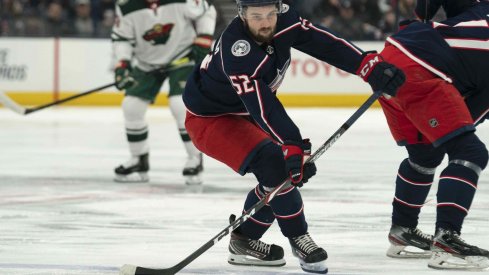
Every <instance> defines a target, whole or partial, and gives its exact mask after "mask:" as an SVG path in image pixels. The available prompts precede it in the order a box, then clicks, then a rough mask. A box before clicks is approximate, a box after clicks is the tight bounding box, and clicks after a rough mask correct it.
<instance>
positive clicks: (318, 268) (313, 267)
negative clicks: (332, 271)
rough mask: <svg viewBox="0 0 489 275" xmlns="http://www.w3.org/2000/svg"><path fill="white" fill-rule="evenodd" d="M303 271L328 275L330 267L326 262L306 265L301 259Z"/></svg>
mask: <svg viewBox="0 0 489 275" xmlns="http://www.w3.org/2000/svg"><path fill="white" fill-rule="evenodd" d="M299 262H300V265H301V268H302V270H304V271H305V272H310V273H319V274H326V273H328V267H327V266H326V260H324V261H320V262H316V263H306V262H304V261H302V260H301V259H299Z"/></svg>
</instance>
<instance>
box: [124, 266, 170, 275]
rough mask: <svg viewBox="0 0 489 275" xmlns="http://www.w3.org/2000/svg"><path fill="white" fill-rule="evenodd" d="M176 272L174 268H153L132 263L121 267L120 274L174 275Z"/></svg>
mask: <svg viewBox="0 0 489 275" xmlns="http://www.w3.org/2000/svg"><path fill="white" fill-rule="evenodd" d="M174 274H176V272H175V271H174V270H173V268H166V269H152V268H145V267H140V266H135V265H130V264H125V265H123V266H122V267H121V269H120V272H119V275H174Z"/></svg>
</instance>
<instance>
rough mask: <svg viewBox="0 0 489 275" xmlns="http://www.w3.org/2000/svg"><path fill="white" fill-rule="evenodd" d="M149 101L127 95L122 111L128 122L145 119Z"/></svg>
mask: <svg viewBox="0 0 489 275" xmlns="http://www.w3.org/2000/svg"><path fill="white" fill-rule="evenodd" d="M148 105H149V102H148V101H147V100H144V99H141V98H139V97H135V96H125V97H124V100H123V101H122V111H123V113H124V118H125V120H126V122H137V121H144V120H145V115H146V110H147V109H148Z"/></svg>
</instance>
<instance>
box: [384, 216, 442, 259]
mask: <svg viewBox="0 0 489 275" xmlns="http://www.w3.org/2000/svg"><path fill="white" fill-rule="evenodd" d="M432 239H433V236H432V235H428V234H424V233H423V232H421V230H419V229H418V228H410V227H404V226H400V225H395V224H393V225H392V226H391V230H390V231H389V242H390V243H391V246H390V247H389V249H388V250H387V256H389V257H392V258H429V257H430V256H431V250H430V246H431V242H432Z"/></svg>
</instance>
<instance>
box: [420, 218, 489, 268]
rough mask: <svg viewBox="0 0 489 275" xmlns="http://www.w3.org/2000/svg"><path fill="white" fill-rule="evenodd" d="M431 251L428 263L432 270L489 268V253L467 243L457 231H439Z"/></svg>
mask: <svg viewBox="0 0 489 275" xmlns="http://www.w3.org/2000/svg"><path fill="white" fill-rule="evenodd" d="M431 251H432V253H433V254H432V256H431V259H430V260H429V262H428V266H429V267H431V268H435V269H454V270H483V269H485V268H488V267H489V251H487V250H485V249H482V248H479V247H477V246H474V245H470V244H468V243H466V242H465V241H464V240H462V238H460V236H459V235H458V234H457V232H455V231H450V230H446V229H441V228H440V229H438V230H437V232H436V234H435V237H434V238H433V243H432V245H431Z"/></svg>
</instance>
